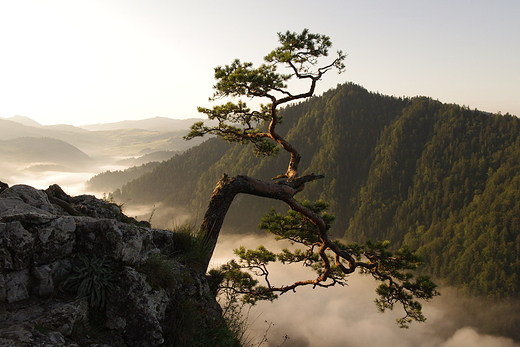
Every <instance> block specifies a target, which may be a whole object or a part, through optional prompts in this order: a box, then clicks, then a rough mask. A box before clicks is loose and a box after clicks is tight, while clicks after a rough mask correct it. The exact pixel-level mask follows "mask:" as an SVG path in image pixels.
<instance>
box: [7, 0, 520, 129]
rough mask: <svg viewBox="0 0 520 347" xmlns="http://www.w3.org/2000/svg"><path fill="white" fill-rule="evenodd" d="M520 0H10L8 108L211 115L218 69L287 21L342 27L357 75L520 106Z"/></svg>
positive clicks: (416, 90) (451, 99) (497, 107)
mask: <svg viewBox="0 0 520 347" xmlns="http://www.w3.org/2000/svg"><path fill="white" fill-rule="evenodd" d="M519 18H520V1H519V0H487V1H481V0H464V1H463V0H435V1H433V0H428V1H426V0H394V1H388V0H363V1H362V0H334V1H333V0H319V1H317V0H313V1H309V0H298V1H293V0H285V1H284V0H272V1H271V0H269V1H261V0H257V1H254V2H253V1H250V2H249V1H240V0H219V1H215V0H189V1H187V0H183V1H179V0H88V1H86V0H0V117H12V116H14V115H21V116H26V117H30V118H32V119H34V120H36V121H37V122H40V123H41V124H45V125H49V124H61V123H65V124H73V125H81V124H91V123H107V122H114V121H120V120H126V119H144V118H150V117H155V116H162V117H170V118H191V117H199V116H203V115H201V114H198V113H197V111H196V107H197V106H209V104H208V102H207V99H208V97H209V96H211V94H212V89H211V86H212V85H213V84H214V80H213V68H214V67H215V66H218V65H225V64H229V63H231V62H232V60H233V59H235V58H239V59H241V60H242V61H252V62H254V63H261V62H262V58H263V57H264V56H265V55H266V54H267V53H269V52H270V51H271V50H272V49H273V48H274V47H276V45H277V35H276V33H277V32H285V31H286V30H291V31H298V32H299V31H301V30H302V29H303V28H309V29H310V31H311V32H315V33H320V34H325V35H328V36H330V37H331V40H332V42H333V45H334V46H333V51H335V50H337V49H341V50H343V51H344V52H346V53H347V54H348V57H347V59H346V61H345V63H346V65H347V70H346V72H345V73H343V74H341V75H337V74H336V73H329V74H328V75H325V77H324V80H323V82H322V83H321V85H320V87H319V90H318V93H322V92H323V91H325V90H327V89H329V88H332V87H335V86H336V85H337V84H338V83H345V82H347V81H351V82H354V83H357V84H360V85H362V86H364V87H365V88H367V89H368V90H370V91H374V92H380V93H383V94H388V95H395V96H416V95H426V96H430V97H432V98H434V99H438V100H440V101H442V102H447V103H457V104H460V105H465V106H469V107H470V108H472V109H473V108H478V109H480V110H484V111H489V112H498V111H501V112H502V113H506V112H509V113H511V114H515V115H518V116H520V19H519Z"/></svg>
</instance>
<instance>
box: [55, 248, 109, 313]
mask: <svg viewBox="0 0 520 347" xmlns="http://www.w3.org/2000/svg"><path fill="white" fill-rule="evenodd" d="M113 276H114V273H113V268H112V262H111V261H110V260H108V259H105V258H98V257H96V256H95V255H93V256H92V257H90V258H89V257H87V256H85V255H82V254H78V255H77V257H76V259H75V261H74V266H73V268H72V273H71V274H70V275H69V277H68V278H67V279H66V280H65V281H64V282H63V284H62V287H63V289H65V290H66V291H71V292H74V293H76V294H77V297H78V298H79V299H86V300H87V302H88V304H89V306H90V307H91V308H95V309H103V308H104V307H105V305H106V297H107V293H108V292H109V291H110V290H112V288H113Z"/></svg>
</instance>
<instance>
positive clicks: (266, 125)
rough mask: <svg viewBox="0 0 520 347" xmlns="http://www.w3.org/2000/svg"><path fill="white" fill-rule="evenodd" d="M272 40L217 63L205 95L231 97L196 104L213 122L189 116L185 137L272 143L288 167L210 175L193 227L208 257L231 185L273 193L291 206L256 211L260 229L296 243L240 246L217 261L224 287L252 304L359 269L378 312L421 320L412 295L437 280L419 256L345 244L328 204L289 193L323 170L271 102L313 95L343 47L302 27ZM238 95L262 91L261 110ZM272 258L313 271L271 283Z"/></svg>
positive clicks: (339, 64) (260, 148) (423, 295)
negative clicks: (257, 61) (263, 174)
mask: <svg viewBox="0 0 520 347" xmlns="http://www.w3.org/2000/svg"><path fill="white" fill-rule="evenodd" d="M278 40H279V43H280V45H279V46H278V47H277V48H275V49H274V50H273V51H271V52H270V53H269V54H267V55H266V56H265V58H264V61H265V63H264V64H262V65H260V66H259V67H257V68H255V67H254V66H253V64H252V63H242V62H240V61H239V60H235V61H233V62H232V63H231V64H230V65H225V66H219V67H217V68H215V79H216V81H217V82H216V84H215V85H214V86H213V88H214V90H215V92H214V94H213V96H212V98H210V100H213V101H216V100H218V99H221V98H232V99H236V98H238V99H239V100H238V101H236V102H234V101H228V102H227V103H225V104H223V105H216V106H214V107H213V108H211V109H208V108H199V112H201V113H204V114H206V115H207V116H208V118H209V119H212V120H218V124H217V125H216V126H206V125H204V123H203V122H199V123H196V124H194V125H193V126H192V127H191V131H190V133H189V134H188V135H187V136H186V139H192V138H194V137H197V136H204V135H205V134H214V135H216V136H217V137H219V138H221V139H222V140H225V141H228V142H236V143H239V144H247V143H250V144H252V145H253V148H254V152H255V154H256V155H260V156H274V155H276V154H277V153H278V151H279V150H284V151H285V152H287V153H288V154H289V163H288V166H287V170H286V171H285V172H284V173H281V174H278V175H276V176H274V177H273V178H272V180H276V182H272V181H271V182H268V181H263V180H259V179H256V178H253V177H249V176H243V175H242V176H234V177H229V176H227V175H226V174H224V175H223V177H222V178H221V179H220V181H219V182H218V183H217V185H216V187H215V189H214V191H213V194H212V196H211V199H210V202H209V205H208V209H207V211H206V214H205V216H204V220H203V222H202V225H201V227H200V237H202V238H203V239H204V240H205V243H206V244H207V245H208V257H207V264H209V260H210V258H211V254H212V252H213V249H214V247H215V245H216V243H217V241H218V237H219V234H220V230H221V227H222V224H223V221H224V218H225V216H226V214H227V211H228V209H229V206H230V205H231V203H232V201H233V199H234V198H235V196H236V195H237V194H249V195H256V196H260V197H265V198H270V199H276V200H280V201H283V202H284V203H285V204H286V205H287V206H288V207H289V211H288V212H287V213H285V214H279V213H277V212H276V211H275V210H271V211H270V212H269V213H268V214H267V215H266V216H265V217H264V219H263V220H262V224H261V228H262V229H265V230H267V231H269V232H271V233H273V234H274V235H276V238H277V239H285V240H289V241H290V242H292V243H293V244H298V245H299V246H302V247H303V249H294V250H289V249H284V250H283V251H282V252H281V253H279V254H276V253H273V252H270V251H269V250H267V249H266V248H265V247H263V246H259V247H258V248H257V249H256V250H246V249H245V248H239V249H237V250H236V251H235V253H236V255H237V256H238V257H239V261H231V262H230V263H228V264H226V265H224V266H223V267H222V268H221V278H222V281H223V285H222V287H221V288H222V289H223V290H224V289H226V290H231V291H234V292H236V293H239V294H242V295H243V298H244V300H245V301H247V302H251V303H254V302H255V301H256V300H259V299H268V300H272V299H274V298H276V295H277V294H280V293H282V294H283V293H285V292H288V291H294V290H295V289H296V288H298V287H301V286H307V285H311V286H313V287H330V286H334V285H336V284H340V285H342V284H345V281H346V276H347V275H349V274H351V273H353V272H355V271H356V270H360V272H362V273H365V274H369V275H372V277H374V278H375V279H376V280H378V281H380V282H381V284H380V285H379V287H378V288H377V293H378V294H379V298H378V299H377V300H376V304H377V306H378V307H379V309H380V310H381V311H385V310H386V309H392V308H393V307H394V305H395V304H397V303H399V304H401V305H402V307H403V308H404V311H405V315H404V316H403V317H402V318H401V319H399V320H398V323H399V324H400V325H401V326H403V327H405V326H407V324H408V323H410V322H411V321H412V320H416V321H424V320H425V318H424V316H423V315H422V312H421V304H420V303H419V302H418V301H417V299H426V300H428V299H431V298H432V297H434V296H435V295H438V292H437V291H436V290H435V288H436V285H435V284H434V283H433V282H432V281H431V280H430V279H429V278H428V277H427V276H417V277H415V275H414V271H415V270H416V269H417V267H418V266H420V265H421V263H422V262H421V259H420V258H419V257H418V256H417V255H415V254H414V253H413V252H411V251H410V250H409V249H408V248H406V247H403V248H401V249H399V250H397V251H396V252H391V251H390V248H389V243H388V242H386V241H384V242H371V241H367V242H366V243H364V244H344V243H342V242H340V241H338V240H333V239H332V238H331V236H330V233H329V229H330V226H331V223H332V222H333V220H334V218H333V217H332V216H331V215H329V214H328V213H327V212H326V209H327V207H328V204H326V203H325V202H323V201H316V202H314V203H311V202H308V201H299V200H297V199H296V198H295V195H296V194H298V193H300V192H302V191H303V190H304V189H305V185H306V184H309V183H310V182H313V181H315V180H319V179H322V178H323V177H324V174H314V173H309V174H306V175H300V174H299V171H298V170H299V164H300V160H301V154H300V152H299V151H298V149H297V148H296V147H295V146H294V145H293V144H292V143H290V142H289V141H287V140H286V138H285V137H284V136H282V135H281V134H280V133H279V132H278V127H279V125H280V124H281V119H280V116H279V115H278V108H279V107H280V105H283V104H286V103H289V102H294V101H296V100H303V99H307V98H309V97H311V96H313V95H314V92H315V87H316V84H317V82H318V81H319V80H320V79H321V78H322V77H323V76H324V74H325V73H327V72H329V71H331V70H336V71H338V72H342V71H343V70H344V68H345V66H344V60H345V57H346V56H345V54H343V53H342V52H341V51H337V52H336V56H335V57H334V58H328V55H329V49H330V47H331V46H332V43H331V41H330V38H329V37H328V36H325V35H320V34H312V33H310V32H309V31H308V30H307V29H305V30H303V31H302V32H301V33H293V32H289V31H288V32H286V33H279V34H278ZM280 66H284V67H288V68H289V71H290V72H289V73H287V74H283V73H279V72H278V69H279V67H280ZM291 80H303V81H307V82H308V89H307V91H305V92H303V93H297V94H293V93H291V91H290V89H289V82H290V81H291ZM242 97H245V98H266V99H267V101H268V103H267V104H262V105H261V106H260V108H259V110H251V109H250V108H249V107H248V106H247V104H246V103H245V102H244V101H242V100H241V99H240V98H242ZM325 174H326V173H325ZM273 261H280V262H282V263H301V264H303V265H305V266H308V267H310V268H311V269H312V270H314V272H315V273H316V275H315V277H314V278H311V279H307V280H301V281H296V282H294V283H291V284H283V285H274V284H272V283H271V281H270V279H269V271H268V270H267V265H268V264H269V263H270V262H273ZM246 270H249V272H247V271H246ZM252 274H256V275H258V276H260V277H261V278H262V279H263V283H260V282H259V281H258V280H256V279H254V278H253V275H252Z"/></svg>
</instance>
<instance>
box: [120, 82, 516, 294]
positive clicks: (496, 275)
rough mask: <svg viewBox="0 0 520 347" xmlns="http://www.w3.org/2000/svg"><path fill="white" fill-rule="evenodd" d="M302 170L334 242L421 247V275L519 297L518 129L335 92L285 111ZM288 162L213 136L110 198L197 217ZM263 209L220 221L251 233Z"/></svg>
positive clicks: (446, 109) (419, 101) (461, 113)
mask: <svg viewBox="0 0 520 347" xmlns="http://www.w3.org/2000/svg"><path fill="white" fill-rule="evenodd" d="M283 115H284V123H283V125H282V126H283V129H285V131H286V132H287V134H286V135H287V137H286V138H287V140H288V141H290V142H291V143H293V144H294V145H295V146H296V147H297V148H298V149H299V150H300V152H301V153H302V162H301V165H300V167H301V168H302V170H304V171H305V172H307V173H309V172H314V173H323V174H325V175H326V178H325V179H323V180H319V181H316V182H313V183H312V184H309V185H308V186H307V187H306V189H305V190H304V191H303V192H302V193H301V195H300V198H301V199H304V198H307V199H311V200H315V199H323V200H325V201H327V202H329V203H330V204H331V208H330V210H331V212H332V213H333V214H335V215H336V216H337V221H336V222H335V224H334V226H333V228H334V232H335V234H336V235H337V236H342V235H343V234H345V236H346V237H347V238H349V239H351V240H355V241H363V240H365V239H367V238H370V239H372V240H382V239H389V240H391V241H392V242H393V243H394V244H395V245H396V246H400V245H402V244H403V243H405V244H408V245H410V246H411V247H413V248H416V249H418V250H419V252H420V253H421V254H422V255H423V256H424V257H425V258H426V260H427V264H428V265H427V269H428V270H429V271H430V272H431V273H432V274H434V275H435V276H436V277H438V278H439V279H441V280H443V281H445V283H447V284H453V285H457V286H459V287H463V288H465V289H466V290H467V291H468V292H470V293H473V294H486V295H490V296H494V297H502V296H511V295H512V296H518V293H519V292H520V282H519V281H520V280H519V278H518V277H519V275H520V207H519V203H520V122H519V120H518V118H516V117H513V116H510V115H505V116H502V115H492V114H489V113H485V112H480V111H477V110H474V111H473V110H469V109H467V108H464V107H460V106H458V105H452V104H443V103H441V102H439V101H435V100H432V99H429V98H426V97H416V98H396V97H390V96H384V95H380V94H375V93H369V92H368V91H366V90H365V89H363V88H362V87H359V86H357V85H353V84H344V85H340V86H338V87H337V88H336V89H333V90H330V91H328V92H326V93H325V94H324V95H323V96H320V97H314V98H311V99H310V100H308V101H306V102H303V103H300V104H297V105H293V106H290V107H287V108H286V109H284V110H283ZM286 159H287V158H283V157H276V158H256V157H254V156H253V155H252V153H251V148H244V147H243V146H230V145H228V144H226V143H224V142H222V141H218V140H216V139H211V140H208V141H206V142H205V143H203V144H202V145H200V146H198V147H195V148H192V149H190V150H188V151H187V152H186V153H184V154H182V155H177V156H175V157H174V158H172V159H171V160H169V161H167V162H165V163H164V164H162V165H160V166H159V167H157V168H156V169H155V170H154V171H153V172H152V173H149V174H146V175H143V176H141V177H140V178H138V179H136V180H134V181H133V182H130V183H129V184H127V185H125V186H124V187H123V188H122V189H121V190H120V191H116V192H115V193H114V196H115V197H116V199H122V200H128V199H129V198H131V199H132V201H134V202H139V203H150V204H152V203H158V202H164V203H166V204H168V205H170V206H185V207H186V206H190V208H191V209H192V211H193V214H194V216H195V215H198V216H200V215H202V214H203V212H204V208H205V207H206V203H207V199H208V198H209V196H210V194H211V191H212V189H213V186H214V184H215V183H216V181H217V180H218V178H219V177H220V176H221V175H222V174H223V173H227V174H229V175H236V174H245V175H250V176H254V177H258V178H262V179H269V178H271V177H273V176H276V175H277V174H279V173H283V172H285V163H286V162H287V160H286ZM273 204H274V203H273V202H271V201H264V200H262V199H256V198H255V197H249V196H243V197H240V198H238V199H236V203H235V206H234V207H233V209H232V210H231V211H230V213H229V214H228V219H227V223H228V225H229V226H230V227H233V228H234V229H236V230H237V231H250V230H251V228H252V227H253V226H254V225H255V224H256V223H257V221H258V218H259V216H260V215H262V214H263V213H264V212H265V211H266V209H267V208H268V207H269V206H270V205H273Z"/></svg>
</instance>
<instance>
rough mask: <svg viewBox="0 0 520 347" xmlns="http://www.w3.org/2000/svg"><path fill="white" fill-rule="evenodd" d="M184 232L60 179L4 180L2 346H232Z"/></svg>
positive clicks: (0, 188) (0, 195)
mask: <svg viewBox="0 0 520 347" xmlns="http://www.w3.org/2000/svg"><path fill="white" fill-rule="evenodd" d="M182 234H183V235H179V233H175V232H171V231H166V230H157V229H153V228H151V227H150V225H149V224H148V223H146V222H138V221H136V220H134V219H133V218H129V217H127V216H125V215H124V214H123V213H122V212H121V209H120V208H119V207H118V206H116V205H115V204H111V203H108V202H107V201H104V200H100V199H97V198H95V197H94V196H90V195H81V196H75V197H71V196H68V195H67V194H65V193H64V192H63V191H62V190H61V188H60V187H59V186H57V185H53V186H50V187H49V188H48V189H47V190H37V189H34V188H32V187H30V186H27V185H15V186H12V187H8V186H7V185H6V184H1V185H0V346H31V347H33V346H91V347H94V346H105V347H107V346H111V347H112V346H113V347H126V346H128V347H130V346H147V347H148V346H177V345H185V346H190V345H228V344H229V343H222V342H219V341H222V338H223V337H222V336H223V334H222V331H225V324H224V323H223V319H222V315H221V309H220V307H219V305H218V303H217V302H216V301H215V297H214V295H213V294H212V291H211V290H210V286H209V284H208V279H207V277H206V276H205V275H204V274H202V273H200V271H197V270H196V269H194V268H193V267H192V266H190V263H191V262H193V261H191V260H190V261H184V262H182V261H180V260H179V259H180V258H181V257H179V254H181V253H183V252H186V251H189V250H187V249H186V244H190V242H191V241H190V240H189V238H190V236H189V235H188V234H186V233H182ZM188 241H189V242H188ZM188 258H189V257H188ZM188 258H187V257H184V258H183V259H185V260H186V259H188ZM195 263H196V262H195ZM222 327H224V328H222ZM224 335H226V334H224ZM227 338H228V339H229V340H230V341H231V340H232V338H229V337H227ZM217 339H220V340H218V341H217Z"/></svg>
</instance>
